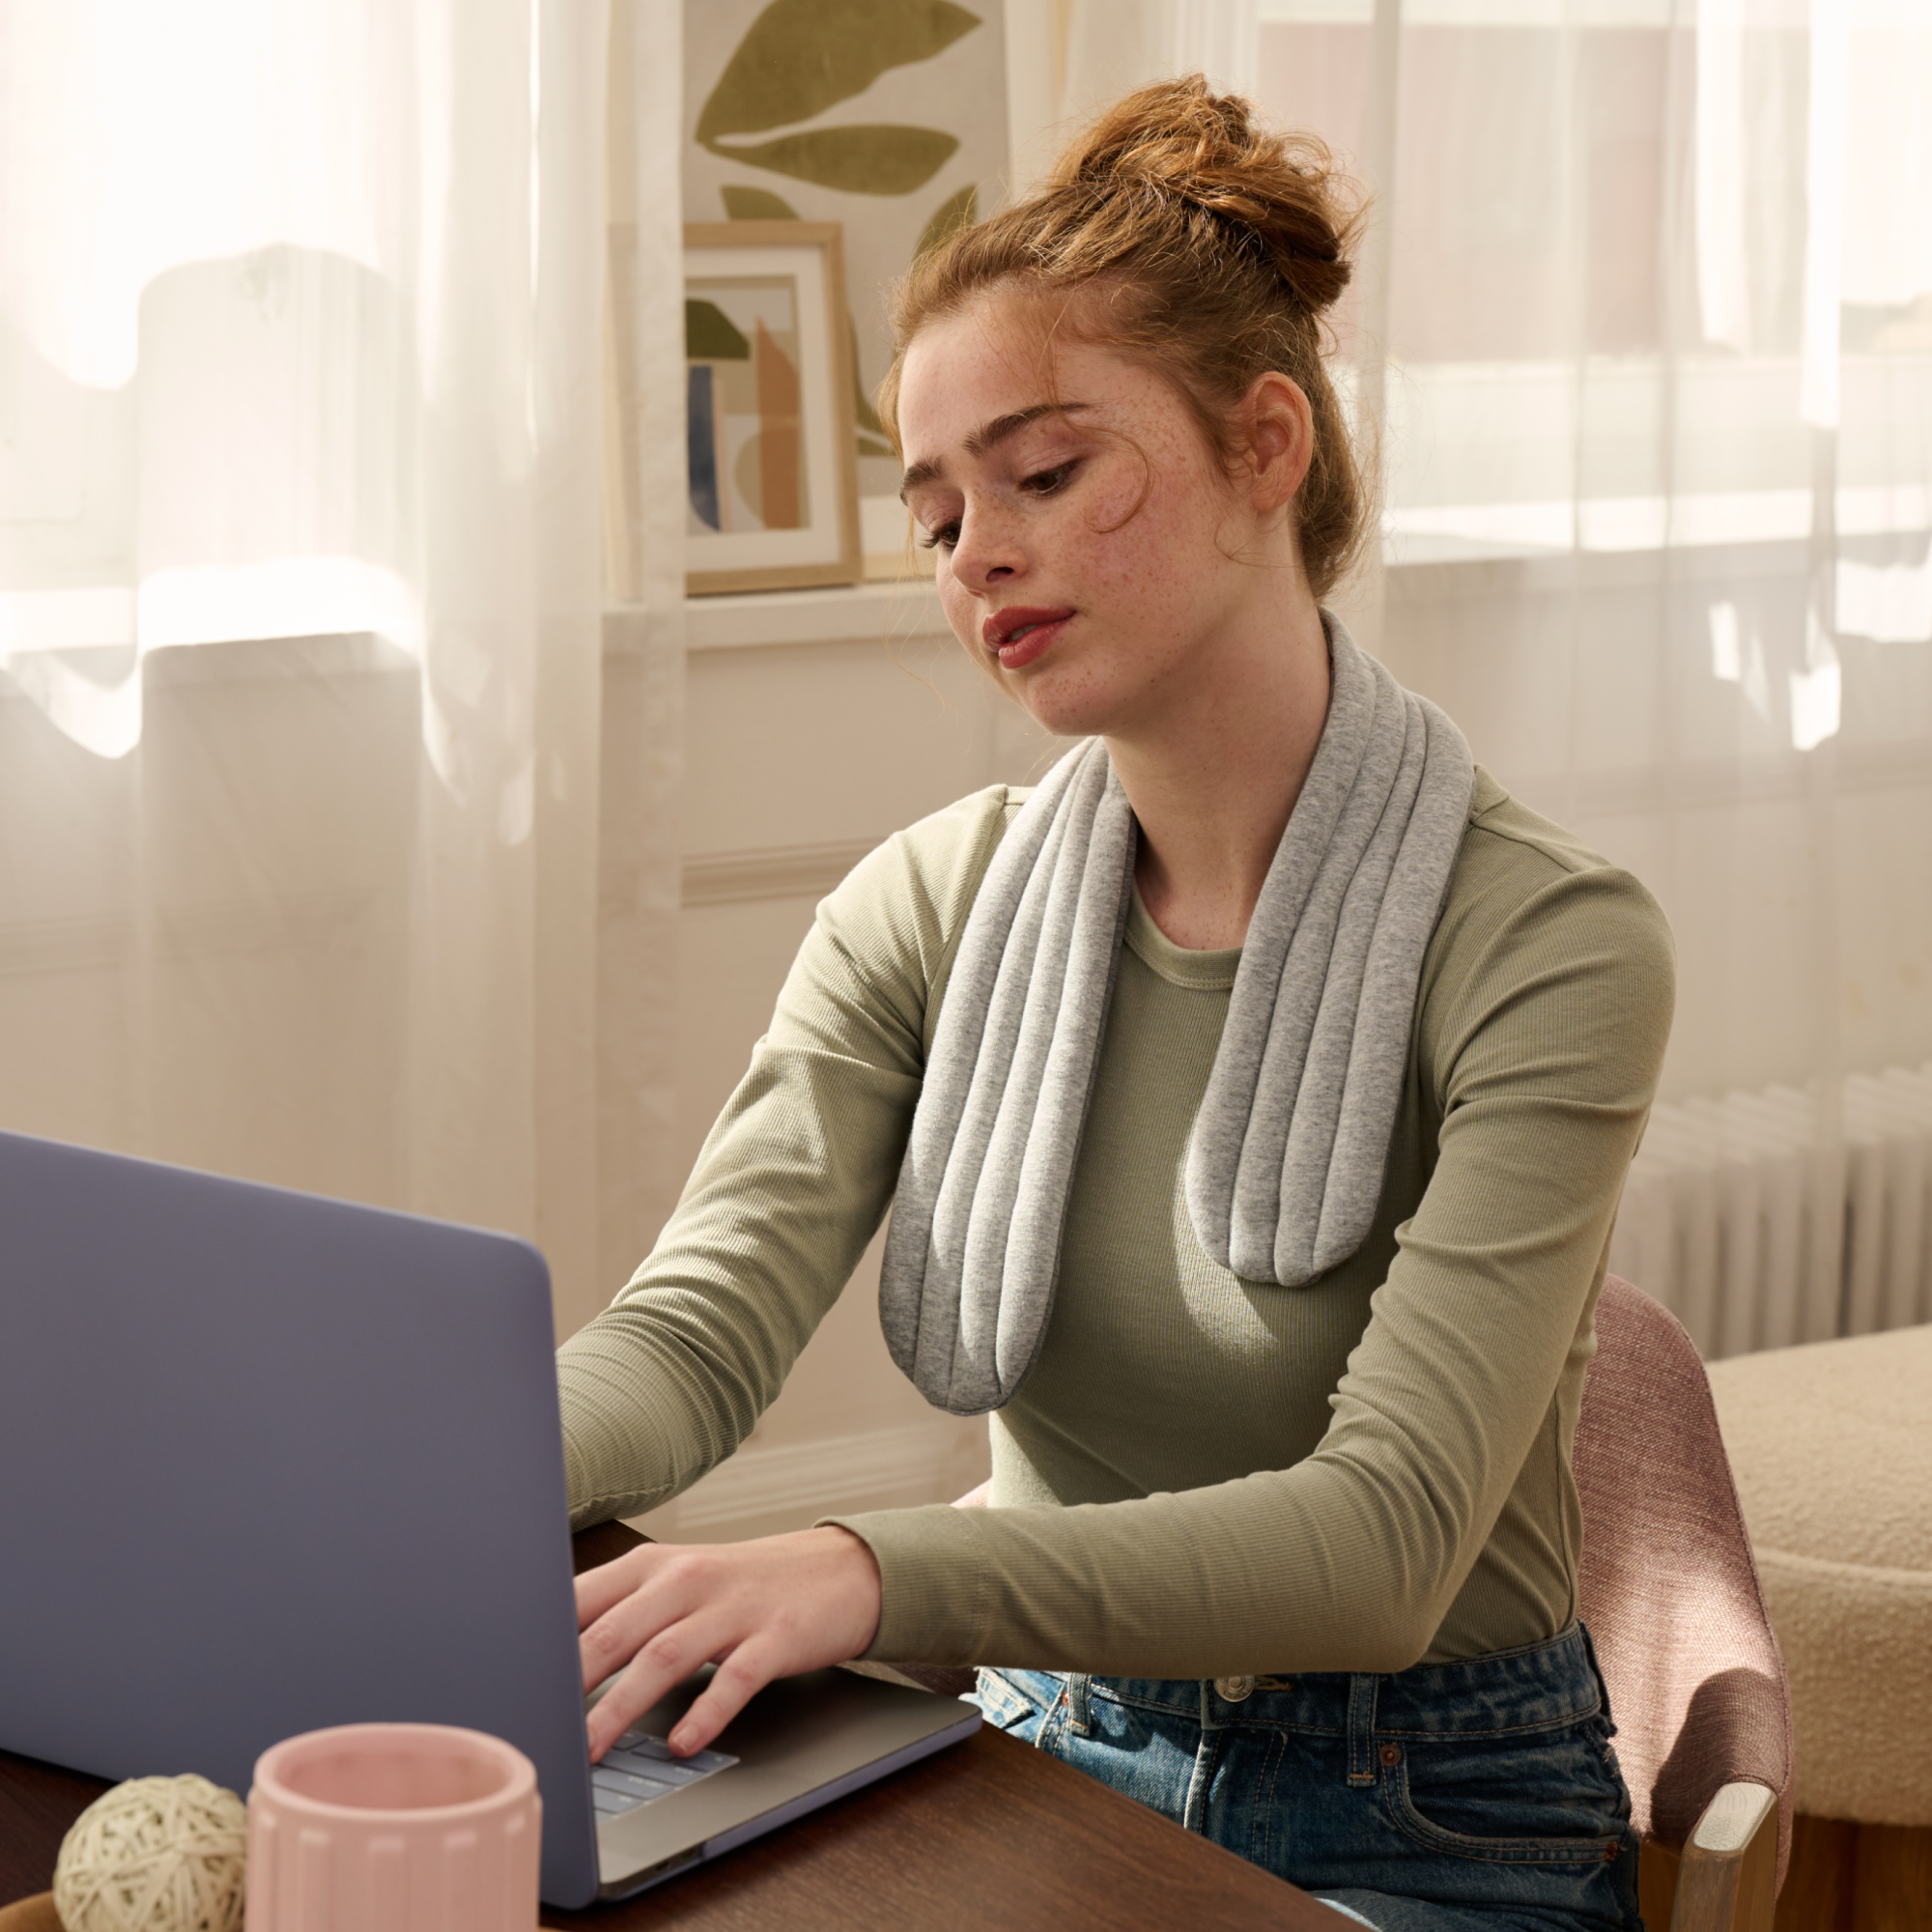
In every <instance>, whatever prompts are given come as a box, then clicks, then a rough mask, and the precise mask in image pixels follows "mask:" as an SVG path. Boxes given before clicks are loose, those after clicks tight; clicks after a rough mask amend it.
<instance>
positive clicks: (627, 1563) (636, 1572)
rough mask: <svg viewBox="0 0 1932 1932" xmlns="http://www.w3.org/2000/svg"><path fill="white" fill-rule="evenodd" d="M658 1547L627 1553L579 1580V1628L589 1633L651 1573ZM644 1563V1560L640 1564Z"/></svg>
mask: <svg viewBox="0 0 1932 1932" xmlns="http://www.w3.org/2000/svg"><path fill="white" fill-rule="evenodd" d="M656 1554H657V1546H656V1545H655V1544H652V1545H648V1546H646V1548H643V1549H627V1550H626V1551H625V1552H624V1554H623V1555H621V1556H619V1557H617V1558H615V1559H614V1560H613V1561H611V1562H610V1563H600V1564H599V1565H598V1566H597V1568H596V1569H594V1570H586V1571H584V1572H583V1573H582V1575H581V1576H580V1577H578V1578H577V1628H578V1629H579V1630H580V1631H582V1630H587V1629H588V1628H589V1627H590V1625H592V1624H594V1623H595V1622H596V1621H597V1619H598V1618H599V1617H601V1616H603V1615H604V1613H605V1612H606V1611H607V1610H609V1609H610V1608H611V1605H613V1604H619V1603H622V1602H623V1600H624V1599H625V1598H626V1597H628V1596H629V1595H630V1594H631V1592H632V1591H634V1590H635V1589H637V1587H638V1586H639V1583H641V1582H642V1581H643V1580H644V1579H645V1578H646V1577H648V1576H649V1575H650V1573H651V1559H652V1558H653V1557H654V1556H655V1555H656ZM640 1559H641V1560H640Z"/></svg>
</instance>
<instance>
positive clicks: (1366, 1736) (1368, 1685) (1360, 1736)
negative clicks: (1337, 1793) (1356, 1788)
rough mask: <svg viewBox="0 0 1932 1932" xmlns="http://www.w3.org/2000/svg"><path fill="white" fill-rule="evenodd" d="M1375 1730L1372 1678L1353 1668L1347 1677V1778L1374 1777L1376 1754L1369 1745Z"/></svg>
mask: <svg viewBox="0 0 1932 1932" xmlns="http://www.w3.org/2000/svg"><path fill="white" fill-rule="evenodd" d="M1375 1732H1376V1679H1375V1677H1374V1676H1373V1675H1372V1674H1371V1673H1370V1672H1367V1671H1357V1672H1356V1673H1355V1674H1354V1675H1353V1676H1352V1677H1350V1679H1349V1782H1350V1784H1373V1783H1374V1782H1375V1781H1376V1773H1375V1761H1376V1754H1375V1752H1374V1750H1373V1749H1372V1748H1371V1746H1372V1745H1373V1744H1374V1742H1375Z"/></svg>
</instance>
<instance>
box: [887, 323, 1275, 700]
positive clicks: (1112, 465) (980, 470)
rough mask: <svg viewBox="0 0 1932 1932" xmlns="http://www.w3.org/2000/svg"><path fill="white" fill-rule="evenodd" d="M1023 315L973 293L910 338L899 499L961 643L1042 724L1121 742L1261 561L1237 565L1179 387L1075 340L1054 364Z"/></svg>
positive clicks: (1237, 598)
mask: <svg viewBox="0 0 1932 1932" xmlns="http://www.w3.org/2000/svg"><path fill="white" fill-rule="evenodd" d="M1033 320H1034V318H1033V317H1032V316H1030V315H1028V314H1026V313H1025V312H1023V311H1020V310H1018V309H1017V308H1016V307H1015V305H1014V303H1013V300H1012V298H1004V301H1003V298H999V297H997V296H995V297H982V298H980V299H979V300H977V301H975V302H974V303H973V304H972V305H971V306H970V307H968V308H967V309H965V310H964V311H962V312H961V313H960V314H958V315H955V316H952V317H950V318H948V319H946V320H944V321H939V322H934V323H929V324H928V325H927V326H926V327H924V328H923V329H922V330H921V331H920V332H919V334H918V335H917V336H915V337H914V339H913V341H912V344H911V346H910V347H909V348H908V349H907V351H906V355H905V363H904V367H903V369H902V371H901V374H900V384H899V396H898V422H899V432H900V436H901V438H902V441H903V447H904V452H905V460H906V483H905V491H904V495H905V500H906V502H907V504H908V505H909V506H910V508H911V510H912V512H913V515H914V518H915V519H916V521H917V522H918V524H919V526H920V527H921V530H922V532H923V540H925V541H927V542H929V543H932V544H933V545H934V546H935V547H936V549H937V551H938V579H939V593H940V598H941V601H942V602H943V604H944V606H945V609H946V614H947V617H948V619H949V620H950V621H951V623H952V629H953V632H954V634H955V635H956V636H957V637H958V639H959V640H960V642H961V643H962V644H964V645H965V647H966V649H967V650H968V651H969V652H970V653H972V654H973V655H974V656H975V657H976V658H977V659H978V660H979V661H980V663H982V664H983V665H985V666H986V667H987V668H989V669H990V670H991V671H992V672H993V674H994V675H995V676H996V677H997V678H998V679H999V680H1000V682H1001V683H1002V684H1003V685H1004V686H1005V687H1006V688H1007V690H1008V691H1009V693H1010V694H1011V695H1012V696H1014V697H1016V698H1017V699H1018V700H1019V701H1020V703H1021V704H1023V705H1024V706H1025V707H1026V709H1027V710H1028V711H1030V712H1031V713H1032V714H1033V715H1034V717H1036V718H1037V719H1038V721H1039V722H1040V723H1041V724H1042V725H1045V726H1047V728H1048V729H1050V730H1052V731H1055V732H1058V733H1060V734H1062V735H1065V736H1079V735H1084V734H1087V733H1092V732H1100V733H1104V734H1106V735H1109V736H1126V735H1135V734H1138V733H1141V732H1144V731H1145V730H1147V729H1148V728H1150V727H1152V728H1157V727H1158V723H1159V720H1160V718H1161V716H1162V715H1163V714H1164V713H1166V712H1171V709H1172V706H1173V704H1174V702H1175V700H1176V699H1177V698H1178V697H1179V696H1182V695H1183V693H1184V690H1185V688H1186V687H1187V685H1188V684H1189V683H1190V682H1192V681H1194V680H1197V679H1199V678H1201V677H1203V676H1207V675H1209V674H1211V661H1212V657H1213V650H1214V640H1215V639H1216V637H1217V636H1218V635H1221V634H1223V633H1225V632H1226V631H1227V630H1228V629H1229V624H1230V619H1231V617H1233V616H1234V615H1235V614H1236V611H1238V609H1239V606H1240V604H1241V601H1242V600H1243V599H1244V598H1247V597H1250V596H1252V595H1253V593H1254V589H1255V584H1254V580H1255V579H1256V577H1257V576H1265V575H1266V573H1264V572H1262V573H1257V572H1256V571H1254V570H1253V569H1252V568H1250V567H1248V565H1246V564H1244V563H1240V562H1236V561H1234V560H1233V557H1232V556H1231V553H1234V554H1239V553H1240V551H1241V549H1242V547H1243V543H1244V542H1245V540H1246V539H1247V538H1249V537H1251V536H1252V535H1253V528H1252V526H1251V525H1250V526H1248V527H1245V528H1244V527H1243V524H1244V518H1243V511H1244V508H1245V505H1244V502H1243V499H1242V498H1241V496H1240V493H1239V492H1237V491H1236V489H1234V488H1233V487H1231V485H1230V483H1229V481H1228V478H1227V476H1226V474H1225V472H1224V471H1223V470H1222V469H1221V466H1220V464H1219V462H1218V460H1217V459H1216V457H1215V455H1214V453H1213V452H1212V450H1211V449H1210V448H1209V446H1208V440H1207V438H1206V437H1205V436H1204V435H1203V433H1202V431H1201V428H1200V426H1199V424H1198V423H1197V422H1196V420H1195V418H1194V416H1193V415H1192V413H1191V412H1189V410H1188V408H1187V405H1186V404H1185V403H1184V402H1183V401H1182V400H1181V398H1180V397H1179V395H1178V394H1177V393H1176V392H1175V390H1174V389H1173V388H1172V387H1171V386H1170V385H1169V384H1166V383H1165V382H1163V381H1162V380H1161V379H1160V378H1159V377H1158V376H1156V375H1154V374H1152V373H1151V372H1150V371H1149V370H1147V369H1145V368H1143V367H1142V366H1141V365H1140V364H1138V363H1136V362H1132V361H1129V360H1128V359H1127V358H1126V357H1125V356H1123V355H1121V354H1119V353H1118V352H1116V351H1114V350H1111V349H1108V348H1106V347H1104V346H1100V345H1096V344H1093V343H1087V342H1081V341H1076V340H1061V341H1059V342H1058V343H1057V344H1056V346H1055V347H1054V349H1053V351H1052V363H1051V368H1050V371H1049V369H1048V368H1047V367H1046V366H1044V365H1043V352H1042V349H1041V346H1040V336H1039V333H1038V330H1037V327H1030V326H1029V325H1030V324H1031V323H1032V322H1033ZM1056 395H1057V397H1058V399H1059V404H1060V407H1059V409H1058V410H1056V409H1055V408H1054V407H1053V400H1052V399H1053V398H1054V397H1055V396H1056Z"/></svg>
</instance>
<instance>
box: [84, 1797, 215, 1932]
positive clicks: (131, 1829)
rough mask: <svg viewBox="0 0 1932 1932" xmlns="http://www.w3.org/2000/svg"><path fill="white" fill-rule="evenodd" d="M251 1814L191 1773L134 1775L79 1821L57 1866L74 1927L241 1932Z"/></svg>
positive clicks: (95, 1931) (102, 1931) (108, 1931)
mask: <svg viewBox="0 0 1932 1932" xmlns="http://www.w3.org/2000/svg"><path fill="white" fill-rule="evenodd" d="M247 1852H248V1813H247V1810H246V1808H245V1807H244V1806H243V1804H242V1803H241V1800H240V1799H239V1798H237V1797H236V1795H235V1794H234V1793H233V1792H232V1791H224V1790H222V1788H221V1787H220V1785H218V1784H211V1783H210V1782H209V1781H208V1779H207V1778H205V1777H196V1776H194V1775H193V1774H192V1773H190V1774H188V1775H187V1776H184V1777H135V1778H130V1779H129V1780H128V1782H127V1783H126V1784H117V1785H116V1786H115V1787H114V1789H113V1790H112V1791H109V1792H107V1793H105V1794H103V1795H102V1796H101V1797H99V1798H97V1799H96V1800H95V1801H94V1803H93V1804H90V1805H89V1806H88V1807H87V1809H86V1810H85V1811H83V1812H82V1813H81V1814H80V1816H79V1817H78V1818H76V1819H75V1820H74V1822H73V1830H72V1831H71V1832H70V1833H68V1834H67V1837H66V1838H65V1839H64V1840H63V1841H62V1844H61V1849H60V1862H59V1863H58V1864H57V1865H56V1866H55V1867H54V1910H55V1911H56V1912H58V1913H59V1914H60V1916H61V1923H62V1924H63V1925H64V1926H65V1927H66V1928H67V1932H241V1910H242V1905H243V1902H244V1900H243V1887H242V1876H243V1872H244V1870H245V1868H246V1860H247Z"/></svg>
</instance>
